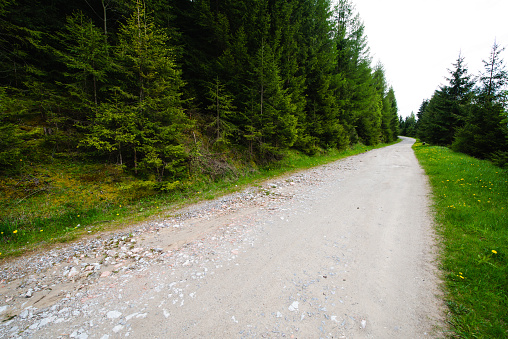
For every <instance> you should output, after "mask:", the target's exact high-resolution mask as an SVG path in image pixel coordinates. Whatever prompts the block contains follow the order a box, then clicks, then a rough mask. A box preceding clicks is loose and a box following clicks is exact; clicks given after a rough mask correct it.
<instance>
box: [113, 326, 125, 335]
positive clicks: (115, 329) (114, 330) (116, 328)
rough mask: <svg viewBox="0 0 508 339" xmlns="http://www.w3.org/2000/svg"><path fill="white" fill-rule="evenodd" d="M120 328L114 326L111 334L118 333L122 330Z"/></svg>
mask: <svg viewBox="0 0 508 339" xmlns="http://www.w3.org/2000/svg"><path fill="white" fill-rule="evenodd" d="M122 328H123V326H122V325H116V326H115V327H113V332H115V333H118V332H120V331H121V330H122Z"/></svg>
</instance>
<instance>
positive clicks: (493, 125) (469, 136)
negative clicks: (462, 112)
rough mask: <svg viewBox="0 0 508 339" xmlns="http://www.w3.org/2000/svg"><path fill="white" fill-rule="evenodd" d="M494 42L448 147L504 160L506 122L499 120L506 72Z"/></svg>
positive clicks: (507, 79) (507, 141)
mask: <svg viewBox="0 0 508 339" xmlns="http://www.w3.org/2000/svg"><path fill="white" fill-rule="evenodd" d="M503 51H504V49H503V48H500V47H499V45H497V43H494V45H493V46H492V51H491V54H490V57H489V59H488V60H487V61H486V60H484V61H483V63H484V67H485V71H484V72H483V73H482V74H481V76H480V81H481V85H480V86H481V87H480V88H479V89H478V94H477V99H476V102H475V103H474V104H472V105H470V106H469V112H468V113H469V114H468V115H467V116H466V118H465V125H464V126H463V127H461V128H459V129H458V130H457V133H456V135H455V140H454V143H453V145H452V148H453V149H454V150H456V151H459V152H463V153H467V154H470V155H473V156H475V157H478V158H494V159H496V161H497V162H498V163H500V164H505V163H508V139H507V138H508V126H507V125H506V124H505V123H503V114H504V112H505V108H506V91H505V90H504V89H505V88H504V87H505V85H506V83H507V82H508V73H507V71H506V69H505V66H504V60H503V59H502V58H501V53H502V52H503Z"/></svg>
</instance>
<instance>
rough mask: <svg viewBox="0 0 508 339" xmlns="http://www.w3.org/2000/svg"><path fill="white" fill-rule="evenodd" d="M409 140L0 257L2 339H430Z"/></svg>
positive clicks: (435, 286) (437, 313) (431, 319)
mask: <svg viewBox="0 0 508 339" xmlns="http://www.w3.org/2000/svg"><path fill="white" fill-rule="evenodd" d="M413 142H414V140H413V139H409V138H404V140H403V141H402V142H400V143H398V144H395V145H392V146H389V147H385V148H381V149H376V150H372V151H369V152H366V153H362V154H360V155H356V156H352V157H349V158H346V159H343V160H339V161H337V162H334V163H331V164H328V165H324V166H319V167H315V168H313V169H310V170H306V171H301V172H297V173H293V174H291V175H289V176H285V177H280V178H278V179H273V180H269V181H266V182H264V183H262V184H260V185H258V186H255V187H251V188H248V189H246V190H244V191H241V192H238V193H234V194H231V195H228V196H225V197H222V198H219V199H215V200H210V201H205V202H202V203H198V204H195V205H192V206H189V207H186V208H184V209H180V210H175V211H171V212H168V213H167V214H166V215H160V216H158V217H154V218H153V219H151V220H149V221H146V222H143V223H141V224H137V225H133V226H132V227H131V228H129V229H124V230H122V231H116V232H110V233H103V234H94V235H93V236H90V237H88V238H84V239H81V240H79V241H76V242H73V243H69V244H63V245H60V247H55V248H53V249H51V250H46V251H44V252H40V253H36V254H28V255H25V256H22V257H19V258H12V259H9V260H6V261H4V262H2V264H1V270H0V297H1V299H0V320H1V321H2V322H1V323H0V337H7V338H18V337H21V338H28V337H29V338H101V339H108V338H120V337H126V336H129V337H130V338H168V337H174V338H178V337H191V338H197V337H226V338H242V337H256V338H259V337H269V338H273V337H289V338H297V337H306V338H310V337H322V338H424V337H429V338H430V337H432V338H435V337H441V336H443V331H444V330H443V328H444V325H443V322H444V320H443V319H444V305H443V302H442V299H443V298H442V295H441V291H440V288H439V284H440V280H439V277H438V274H439V273H438V269H437V262H436V260H437V252H438V248H437V240H436V235H435V233H434V231H433V226H432V216H431V214H430V211H429V205H430V201H429V194H430V192H429V188H428V184H427V180H426V177H425V175H424V172H423V170H422V169H421V167H420V166H419V164H418V162H417V160H416V158H415V156H414V153H413V150H412V149H411V145H412V144H413Z"/></svg>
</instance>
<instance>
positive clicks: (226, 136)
mask: <svg viewBox="0 0 508 339" xmlns="http://www.w3.org/2000/svg"><path fill="white" fill-rule="evenodd" d="M208 90H209V91H208V101H209V103H210V104H209V105H208V107H207V108H208V109H209V110H210V111H213V112H214V114H215V117H214V119H213V120H212V122H211V123H210V124H209V125H208V127H209V128H211V129H213V135H215V138H214V139H213V142H212V144H214V145H217V146H219V147H220V146H221V145H222V146H225V145H228V144H229V143H230V139H231V137H232V135H233V133H234V132H235V130H236V126H235V125H233V124H232V123H231V122H230V121H229V119H230V116H231V115H235V113H236V112H235V111H236V107H235V106H234V105H233V97H232V96H231V94H229V93H228V92H227V91H226V89H225V86H224V84H222V83H221V82H220V81H219V79H218V78H217V79H216V81H215V83H209V85H208Z"/></svg>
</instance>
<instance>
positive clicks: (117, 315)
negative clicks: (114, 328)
mask: <svg viewBox="0 0 508 339" xmlns="http://www.w3.org/2000/svg"><path fill="white" fill-rule="evenodd" d="M121 315H122V312H118V311H109V312H108V313H107V314H106V317H108V319H117V318H120V316H121Z"/></svg>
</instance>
